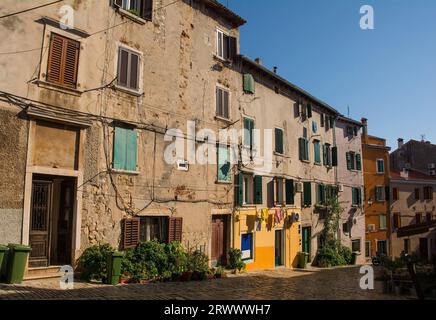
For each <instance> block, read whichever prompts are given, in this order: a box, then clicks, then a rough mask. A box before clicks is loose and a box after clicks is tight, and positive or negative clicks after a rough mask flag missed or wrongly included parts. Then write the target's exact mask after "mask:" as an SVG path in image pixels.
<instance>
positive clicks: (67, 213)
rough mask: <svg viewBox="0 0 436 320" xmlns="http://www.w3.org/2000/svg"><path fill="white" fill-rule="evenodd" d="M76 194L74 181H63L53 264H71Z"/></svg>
mask: <svg viewBox="0 0 436 320" xmlns="http://www.w3.org/2000/svg"><path fill="white" fill-rule="evenodd" d="M74 194H75V183H74V181H72V180H70V181H62V183H61V189H60V201H59V216H58V219H57V241H56V242H57V243H56V260H53V261H52V264H56V265H67V264H71V254H72V232H73V217H74V215H73V210H74Z"/></svg>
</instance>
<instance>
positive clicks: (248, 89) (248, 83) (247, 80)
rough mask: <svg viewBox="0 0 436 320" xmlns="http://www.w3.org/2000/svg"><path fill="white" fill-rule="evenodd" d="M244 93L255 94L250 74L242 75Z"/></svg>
mask: <svg viewBox="0 0 436 320" xmlns="http://www.w3.org/2000/svg"><path fill="white" fill-rule="evenodd" d="M244 92H245V93H251V94H254V93H255V82H254V78H253V76H252V75H251V74H249V73H246V74H244Z"/></svg>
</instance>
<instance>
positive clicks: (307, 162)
mask: <svg viewBox="0 0 436 320" xmlns="http://www.w3.org/2000/svg"><path fill="white" fill-rule="evenodd" d="M300 161H301V162H303V163H306V164H310V161H309V160H300Z"/></svg>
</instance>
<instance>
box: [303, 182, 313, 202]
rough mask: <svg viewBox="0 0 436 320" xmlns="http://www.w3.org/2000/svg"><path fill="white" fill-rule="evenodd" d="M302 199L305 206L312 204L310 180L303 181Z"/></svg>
mask: <svg viewBox="0 0 436 320" xmlns="http://www.w3.org/2000/svg"><path fill="white" fill-rule="evenodd" d="M303 199H304V201H303V203H304V206H305V207H310V206H312V184H311V183H310V182H304V187H303Z"/></svg>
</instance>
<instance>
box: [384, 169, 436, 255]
mask: <svg viewBox="0 0 436 320" xmlns="http://www.w3.org/2000/svg"><path fill="white" fill-rule="evenodd" d="M390 178H391V185H390V187H391V194H392V198H391V201H390V212H391V215H390V217H391V226H392V228H391V247H392V252H391V255H392V256H393V257H400V256H401V253H402V252H405V253H408V254H416V255H417V256H419V257H420V258H421V259H423V260H428V261H430V260H431V259H432V257H433V256H434V255H435V254H436V202H435V196H436V179H435V178H434V177H432V176H429V175H426V174H423V173H420V172H419V171H414V170H406V169H404V170H402V171H395V170H391V172H390Z"/></svg>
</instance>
